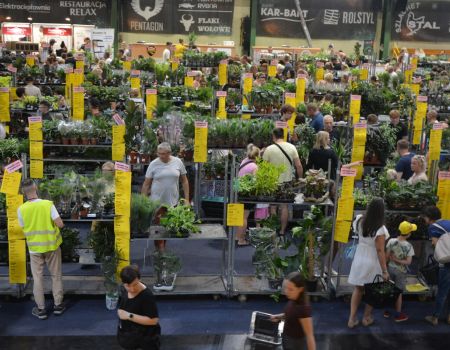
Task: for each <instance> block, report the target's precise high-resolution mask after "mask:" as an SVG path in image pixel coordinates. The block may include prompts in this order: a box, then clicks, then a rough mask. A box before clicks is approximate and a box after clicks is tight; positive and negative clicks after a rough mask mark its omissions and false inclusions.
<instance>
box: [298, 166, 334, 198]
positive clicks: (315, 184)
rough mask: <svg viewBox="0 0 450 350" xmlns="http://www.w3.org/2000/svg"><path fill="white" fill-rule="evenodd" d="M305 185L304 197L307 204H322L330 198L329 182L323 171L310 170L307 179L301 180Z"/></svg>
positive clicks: (306, 175)
mask: <svg viewBox="0 0 450 350" xmlns="http://www.w3.org/2000/svg"><path fill="white" fill-rule="evenodd" d="M299 181H300V183H301V184H303V185H304V189H303V196H304V201H305V202H314V203H321V202H323V201H324V200H326V199H327V198H328V195H329V189H328V187H329V183H330V182H329V181H328V179H327V176H326V173H325V172H324V171H323V170H322V169H319V170H314V169H310V170H308V171H307V172H306V173H305V177H304V178H302V179H300V180H299Z"/></svg>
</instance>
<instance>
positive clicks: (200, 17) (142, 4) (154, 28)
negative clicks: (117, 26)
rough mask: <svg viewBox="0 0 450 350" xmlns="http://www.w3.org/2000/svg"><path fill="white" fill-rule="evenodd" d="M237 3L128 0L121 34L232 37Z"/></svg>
mask: <svg viewBox="0 0 450 350" xmlns="http://www.w3.org/2000/svg"><path fill="white" fill-rule="evenodd" d="M233 9H234V0H127V1H123V2H122V13H123V16H122V31H124V32H137V33H139V32H152V33H154V32H159V33H178V34H188V33H190V32H195V33H197V34H204V35H230V34H231V28H232V23H233Z"/></svg>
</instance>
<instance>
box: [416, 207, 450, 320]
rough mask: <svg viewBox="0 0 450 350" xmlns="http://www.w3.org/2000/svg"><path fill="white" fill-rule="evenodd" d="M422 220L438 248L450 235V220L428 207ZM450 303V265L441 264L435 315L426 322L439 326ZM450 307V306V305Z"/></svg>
mask: <svg viewBox="0 0 450 350" xmlns="http://www.w3.org/2000/svg"><path fill="white" fill-rule="evenodd" d="M422 218H423V219H424V220H425V223H426V224H427V225H429V226H428V234H429V236H430V238H431V244H432V245H433V247H436V245H437V244H438V241H439V240H440V239H441V238H442V236H443V235H446V234H447V235H448V234H450V220H443V219H442V214H441V211H440V210H439V208H438V207H436V206H429V207H426V208H425V209H424V210H423V212H422ZM449 253H450V252H449ZM446 300H447V301H449V302H450V263H446V264H439V277H438V291H437V294H436V304H435V306H434V310H433V314H432V315H429V316H426V317H425V321H427V322H429V323H431V324H432V325H433V326H437V324H438V322H439V317H440V316H441V314H442V313H443V311H444V307H445V301H446ZM449 305H450V304H449ZM449 305H448V306H447V310H446V314H447V323H448V324H450V306H449Z"/></svg>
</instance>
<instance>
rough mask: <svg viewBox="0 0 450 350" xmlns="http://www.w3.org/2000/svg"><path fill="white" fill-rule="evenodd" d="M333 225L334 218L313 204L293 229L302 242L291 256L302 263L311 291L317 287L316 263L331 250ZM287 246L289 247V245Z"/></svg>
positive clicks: (295, 236) (303, 272)
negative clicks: (325, 214) (327, 215)
mask: <svg viewBox="0 0 450 350" xmlns="http://www.w3.org/2000/svg"><path fill="white" fill-rule="evenodd" d="M332 225H333V222H332V218H331V217H326V216H324V214H323V212H322V209H321V208H320V207H317V206H314V205H313V206H312V207H311V212H310V213H309V214H308V215H307V216H306V218H304V219H302V220H300V221H299V223H298V225H297V226H296V227H294V228H293V229H292V235H293V237H294V238H297V239H300V243H299V244H298V245H297V254H296V256H294V257H291V260H292V258H294V260H295V261H297V263H300V265H299V266H298V267H299V268H300V271H301V273H302V274H303V276H304V277H305V278H306V280H307V287H308V288H307V290H308V291H310V292H314V291H315V290H316V288H317V279H316V277H315V273H314V270H315V264H316V262H318V260H319V258H323V257H324V256H325V255H326V254H327V253H328V252H329V250H330V245H331V231H332ZM285 248H286V249H287V248H289V245H287V246H286V247H285ZM285 265H286V264H285Z"/></svg>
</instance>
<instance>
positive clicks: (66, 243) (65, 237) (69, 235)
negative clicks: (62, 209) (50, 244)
mask: <svg viewBox="0 0 450 350" xmlns="http://www.w3.org/2000/svg"><path fill="white" fill-rule="evenodd" d="M60 234H61V236H62V244H61V254H62V259H63V261H68V262H77V260H78V257H77V254H76V253H75V248H76V247H77V246H79V245H80V244H81V241H80V237H79V235H80V232H79V231H78V230H76V229H71V228H69V227H67V226H66V227H63V228H62V229H61V230H60Z"/></svg>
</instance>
